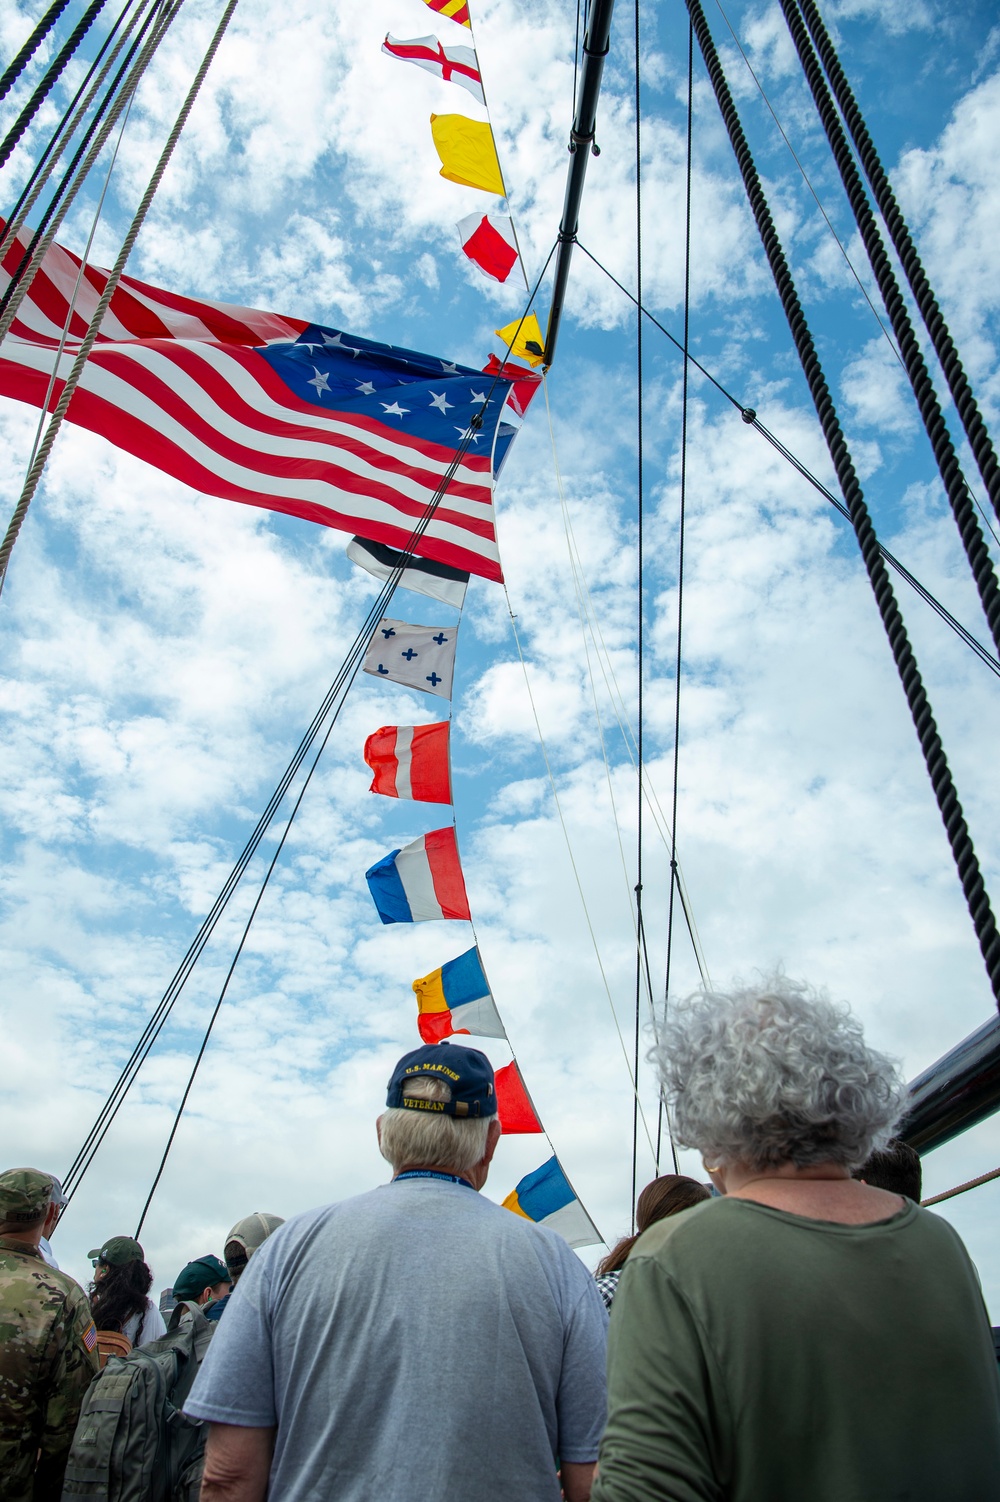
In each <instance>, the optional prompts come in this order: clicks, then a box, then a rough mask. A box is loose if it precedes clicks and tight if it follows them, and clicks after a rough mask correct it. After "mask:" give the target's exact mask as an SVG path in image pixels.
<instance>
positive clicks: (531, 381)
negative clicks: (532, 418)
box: [483, 355, 542, 417]
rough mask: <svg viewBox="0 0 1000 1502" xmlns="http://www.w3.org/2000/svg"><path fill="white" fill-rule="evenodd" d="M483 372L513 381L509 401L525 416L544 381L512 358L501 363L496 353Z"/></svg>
mask: <svg viewBox="0 0 1000 1502" xmlns="http://www.w3.org/2000/svg"><path fill="white" fill-rule="evenodd" d="M483 374H484V375H491V376H500V377H501V379H504V380H508V381H513V383H514V384H513V385H512V386H511V389H510V393H509V394H508V397H507V403H508V405H509V406H511V407H513V408H514V411H515V412H516V413H517V415H518V417H523V416H524V414H525V412H527V410H528V404H529V402H530V401H531V398H532V397H533V396H534V395H535V393H536V391H537V390H538V388H539V386H540V385H541V382H542V378H541V376H538V375H533V374H532V373H531V371H529V370H525V368H524V366H523V365H515V364H514V363H513V361H511V360H508V361H507V363H506V364H505V365H501V363H500V361H499V360H498V359H497V357H496V355H490V358H489V364H487V365H485V366H484V367H483Z"/></svg>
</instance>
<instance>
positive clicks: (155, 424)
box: [0, 221, 503, 580]
mask: <svg viewBox="0 0 1000 1502" xmlns="http://www.w3.org/2000/svg"><path fill="white" fill-rule="evenodd" d="M0 229H2V221H0ZM26 235H27V231H26V230H22V231H21V234H20V235H19V237H18V238H17V239H15V241H14V242H13V244H12V246H11V248H10V250H9V251H8V253H7V255H6V256H5V257H4V261H3V266H2V268H0V291H2V290H3V289H4V288H5V287H6V286H7V285H8V284H9V281H10V276H11V274H12V273H13V271H14V270H15V269H16V267H17V266H18V265H19V263H20V260H21V256H22V253H23V251H24V249H25V248H26V245H27V243H28V242H27V239H26V238H25V237H26ZM79 267H80V260H79V258H78V257H77V256H75V255H73V254H72V253H71V252H70V251H67V250H65V249H64V248H62V247H61V246H56V245H53V246H52V247H51V248H50V249H49V251H48V252H47V253H46V256H45V259H44V261H43V263H42V266H41V267H40V268H39V270H38V272H37V273H36V275H35V277H34V279H33V281H32V283H31V286H30V290H29V292H28V295H27V296H26V298H25V299H24V301H23V302H22V304H21V306H20V308H19V310H18V314H17V317H16V319H15V320H14V323H13V325H12V328H11V332H10V333H9V334H8V336H7V338H6V339H5V340H4V342H3V345H2V346H0V396H10V397H13V398H15V399H16V400H18V401H23V402H28V403H30V404H32V405H34V406H37V407H40V406H41V405H42V403H43V401H44V399H45V395H46V392H47V390H48V383H49V379H50V376H51V372H52V367H53V364H54V360H55V351H56V349H57V347H58V344H59V340H60V338H61V335H62V330H63V325H64V323H65V320H66V317H67V314H68V312H69V307H70V302H71V299H72V296H73V290H74V287H75V284H76V278H77V273H78V271H79ZM107 276H108V273H107V272H106V271H102V270H100V269H99V268H97V267H93V266H90V265H89V264H88V266H87V268H86V271H85V274H84V277H83V279H82V281H81V286H80V292H79V294H78V296H77V302H76V305H75V308H74V312H73V315H72V318H71V319H70V325H69V337H68V340H67V345H66V349H65V351H64V353H63V355H62V356H61V358H60V359H59V361H58V370H57V374H56V378H55V381H54V383H53V391H52V396H51V398H50V410H51V408H52V407H54V406H55V403H56V401H57V400H58V398H59V396H60V395H61V393H62V390H63V386H64V384H65V380H66V378H67V377H68V375H69V372H70V370H71V368H72V365H73V362H74V359H75V357H76V354H77V351H78V348H79V343H80V341H81V340H82V338H83V337H84V335H85V334H86V330H87V326H88V324H89V321H90V319H91V317H92V315H93V313H94V312H95V310H96V307H97V303H98V301H99V298H100V295H101V293H102V292H103V290H104V288H105V286H106V284H107ZM308 327H309V324H308V323H307V322H306V321H304V320H302V319H292V318H284V317H281V316H279V315H277V314H274V313H267V312H262V311H259V310H257V309H254V308H242V307H237V306H234V305H227V304H224V303H213V302H207V301H202V300H198V299H195V298H188V297H180V296H177V295H175V294H173V293H170V292H166V291H164V290H163V289H161V288H158V287H152V286H150V285H148V284H147V283H144V282H140V281H137V280H136V279H134V278H131V277H123V278H122V280H121V283H120V285H119V287H118V288H117V290H116V292H115V294H114V296H113V297H112V299H111V304H110V306H109V308H108V310H107V313H106V314H105V316H104V319H103V322H102V324H101V331H100V333H99V335H98V338H97V342H96V343H95V345H94V347H93V350H92V351H91V354H90V357H89V359H88V361H87V363H86V365H85V367H84V370H83V373H82V376H81V378H80V383H79V385H78V387H77V389H76V392H75V393H74V396H73V401H72V402H71V404H70V408H69V412H68V414H67V417H68V420H69V421H71V422H74V423H76V424H78V425H79V426H80V427H84V428H88V429H90V431H91V432H94V433H98V434H100V435H101V436H102V437H104V438H107V439H108V440H109V441H110V442H111V443H114V444H116V445H117V446H118V447H119V448H123V449H125V450H126V451H127V452H128V453H131V454H134V455H135V456H136V457H137V458H139V459H142V460H144V461H145V462H146V463H149V464H153V465H155V466H156V467H157V468H158V469H161V470H163V471H164V472H165V473H166V474H169V475H172V476H173V477H174V479H177V480H180V481H181V482H182V483H183V484H185V485H190V486H191V487H192V488H193V489H195V490H198V491H201V492H202V493H203V494H205V495H213V496H219V497H221V498H222V499H224V500H231V501H240V502H242V503H243V504H245V505H249V506H260V507H263V508H264V509H266V510H270V511H279V512H284V513H286V514H287V515H290V516H298V517H301V518H302V519H303V520H306V521H312V522H318V523H319V524H321V525H323V526H328V527H336V528H338V529H341V530H344V531H347V532H352V533H356V534H358V535H359V536H362V537H365V538H367V539H369V540H370V541H373V542H379V543H384V544H385V545H387V546H388V547H392V548H405V547H406V546H407V544H408V542H409V540H410V538H411V536H412V533H413V528H414V526H415V525H416V523H417V522H418V521H419V520H420V519H421V518H422V517H423V516H424V515H425V513H426V510H427V506H428V504H429V503H430V501H431V499H432V498H433V497H434V496H435V494H436V493H437V491H438V489H439V487H440V485H441V482H442V480H443V479H445V477H446V476H448V475H449V474H451V473H452V467H453V466H454V463H455V458H456V453H455V450H454V449H453V448H449V447H447V446H445V445H443V444H439V443H433V442H429V441H427V440H426V439H421V438H419V437H418V436H416V435H413V436H411V435H409V434H408V433H406V432H404V431H402V430H400V429H397V428H392V427H389V426H387V425H386V424H385V423H382V422H377V421H375V420H374V419H373V418H371V417H369V416H365V415H362V414H360V413H358V414H353V413H337V412H334V411H330V412H324V411H323V410H322V408H320V407H318V406H316V405H313V404H311V403H308V402H305V401H303V400H302V399H301V398H299V397H297V396H296V395H295V393H294V391H292V390H291V388H290V387H289V386H288V384H287V383H286V382H284V381H282V380H281V379H280V377H279V376H278V374H277V373H276V372H275V370H274V369H272V367H271V365H270V364H269V362H268V361H267V360H266V359H264V358H262V357H261V355H260V354H259V353H258V352H257V349H256V346H265V345H267V344H272V343H277V342H281V341H286V340H292V341H294V340H295V339H296V338H297V337H298V336H299V335H300V334H301V333H303V332H304V330H305V329H307V328H308ZM457 431H460V430H457ZM416 551H417V552H418V553H419V554H420V555H422V556H423V557H427V558H432V559H435V560H436V561H437V562H439V563H443V564H447V565H448V566H449V567H452V568H456V569H461V570H464V571H466V572H468V573H473V574H477V575H479V576H481V577H483V578H487V579H496V580H501V579H502V578H503V574H502V572H501V568H500V555H499V551H498V548H497V542H496V533H495V528H494V519H493V486H492V474H491V463H490V457H489V455H488V454H480V453H476V452H475V451H474V449H470V450H469V451H468V452H466V453H465V454H464V455H463V456H462V457H461V458H460V459H459V461H458V464H457V468H455V469H454V473H453V474H452V477H451V479H450V480H449V481H448V488H447V493H446V494H445V496H444V498H443V499H442V500H441V501H440V502H439V503H438V505H437V508H436V510H435V512H434V515H433V517H432V519H431V520H430V522H429V523H428V525H427V527H426V531H425V532H424V535H423V536H422V538H421V539H420V541H419V543H418V544H417V547H416Z"/></svg>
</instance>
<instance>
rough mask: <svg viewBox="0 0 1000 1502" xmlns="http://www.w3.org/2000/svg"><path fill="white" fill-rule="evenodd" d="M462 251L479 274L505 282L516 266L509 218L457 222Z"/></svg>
mask: <svg viewBox="0 0 1000 1502" xmlns="http://www.w3.org/2000/svg"><path fill="white" fill-rule="evenodd" d="M458 233H459V237H460V239H461V241H462V249H463V250H464V251H465V254H466V255H467V256H468V257H469V260H470V261H474V262H475V264H476V265H477V266H478V267H479V269H480V271H483V272H485V273H486V275H487V276H491V277H492V278H493V279H494V281H497V282H505V281H506V280H507V278H508V277H509V276H510V274H511V272H512V271H513V270H514V267H515V266H516V265H517V244H516V242H515V240H514V226H513V224H512V222H511V220H510V219H509V218H508V216H507V215H506V214H466V216H465V218H464V219H460V220H459V221H458Z"/></svg>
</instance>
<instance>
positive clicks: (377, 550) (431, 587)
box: [347, 537, 469, 610]
mask: <svg viewBox="0 0 1000 1502" xmlns="http://www.w3.org/2000/svg"><path fill="white" fill-rule="evenodd" d="M347 556H348V558H349V559H350V560H351V562H352V563H356V564H357V565H358V567H359V568H363V569H366V570H367V571H368V573H369V574H374V575H375V577H376V579H388V577H389V575H390V574H391V573H392V571H393V569H395V568H398V567H399V564H400V563H401V561H402V559H403V556H404V555H403V554H402V553H401V552H400V551H399V549H398V548H390V547H387V546H386V544H385V543H384V542H366V541H365V539H364V538H363V537H352V538H351V540H350V542H349V543H348V544H347ZM399 582H400V584H401V585H402V587H403V588H404V589H412V590H413V591H414V593H415V594H418V595H430V597H431V599H433V600H443V601H444V603H445V604H446V605H454V607H455V609H456V610H461V608H462V606H463V604H464V603H465V588H466V585H467V584H468V582H469V576H468V574H465V573H463V572H462V570H461V569H460V568H451V567H450V565H449V564H447V563H437V562H435V560H434V559H433V558H410V559H409V560H408V561H407V564H406V567H405V568H404V569H403V572H402V574H401V576H400V580H399Z"/></svg>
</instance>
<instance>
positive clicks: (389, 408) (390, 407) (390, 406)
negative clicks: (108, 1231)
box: [379, 402, 410, 417]
mask: <svg viewBox="0 0 1000 1502" xmlns="http://www.w3.org/2000/svg"><path fill="white" fill-rule="evenodd" d="M379 405H380V406H381V407H384V408H385V411H386V415H387V416H389V417H403V416H404V415H405V414H406V413H407V412H409V410H410V409H409V407H401V406H400V405H399V403H398V402H380V403H379Z"/></svg>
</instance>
